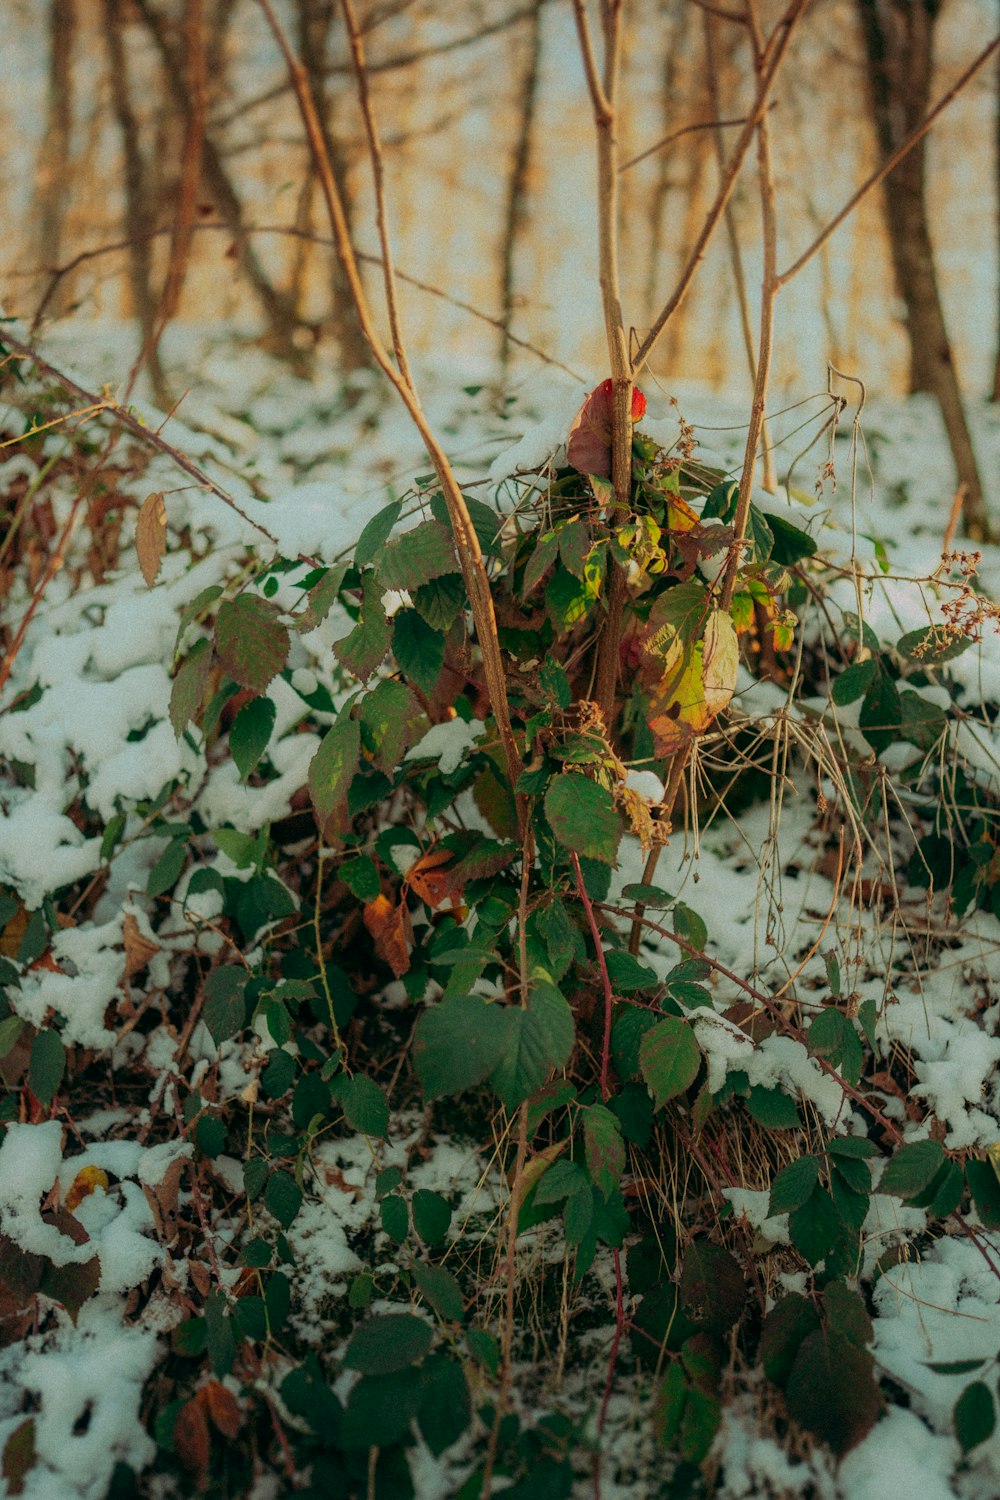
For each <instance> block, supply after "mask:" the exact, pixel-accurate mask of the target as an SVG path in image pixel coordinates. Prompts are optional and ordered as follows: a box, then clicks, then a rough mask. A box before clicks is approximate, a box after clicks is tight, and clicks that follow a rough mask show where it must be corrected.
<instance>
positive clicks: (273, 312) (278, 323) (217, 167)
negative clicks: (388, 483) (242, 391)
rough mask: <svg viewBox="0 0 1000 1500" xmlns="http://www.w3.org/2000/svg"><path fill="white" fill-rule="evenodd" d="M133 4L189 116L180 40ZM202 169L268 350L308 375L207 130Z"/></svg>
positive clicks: (138, 2) (143, 5)
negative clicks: (257, 308) (263, 322)
mask: <svg viewBox="0 0 1000 1500" xmlns="http://www.w3.org/2000/svg"><path fill="white" fill-rule="evenodd" d="M132 3H133V4H134V6H135V9H136V10H137V11H138V12H139V14H140V15H141V17H142V19H143V21H144V22H145V23H146V26H147V27H148V28H149V31H150V32H151V34H152V36H153V40H154V41H155V43H156V47H157V50H158V52H159V54H160V57H161V58H162V60H163V68H164V73H165V75H166V80H167V87H168V88H169V90H170V93H171V94H172V95H173V99H174V103H175V105H176V107H177V108H178V110H179V111H180V113H181V118H182V119H187V118H188V116H189V114H190V112H191V109H192V106H193V101H192V100H191V98H190V91H189V89H188V86H187V79H186V70H185V66H184V52H183V47H182V46H181V44H180V42H179V40H177V39H175V37H174V35H173V31H172V28H171V26H170V23H169V22H168V21H167V20H166V19H165V18H164V17H163V16H162V15H161V14H160V12H159V11H157V10H156V9H155V7H154V6H153V5H151V4H150V0H132ZM202 171H203V176H204V182H205V186H206V188H207V189H208V192H209V193H210V195H211V196H212V198H214V199H215V202H216V205H217V206H218V210H219V213H220V214H221V216H222V218H223V219H225V221H226V223H227V224H228V226H229V228H230V231H231V233H232V235H233V240H234V242H235V245H236V248H237V252H238V254H239V261H240V265H241V266H242V267H243V269H244V270H245V271H246V273H247V277H248V279H249V281H250V284H251V286H252V287H253V289H254V292H255V293H256V295H257V299H258V301H259V302H260V305H261V308H262V310H263V312H264V316H265V318H266V319H267V325H268V334H269V339H270V344H271V347H272V349H273V350H274V352H275V353H276V354H277V355H278V356H279V357H280V358H282V359H286V360H288V362H289V364H291V365H292V366H293V367H294V368H295V369H296V370H298V371H300V372H301V373H306V371H307V369H308V363H309V362H308V359H307V358H306V356H305V355H304V354H303V351H302V350H301V349H299V348H298V346H297V345H296V343H295V339H294V337H293V335H294V332H295V327H296V320H295V310H294V307H293V306H292V304H291V302H290V300H289V299H288V298H287V297H286V296H283V295H282V293H281V292H279V291H278V290H277V289H276V288H275V287H274V285H273V284H272V282H271V281H270V279H269V277H268V276H267V274H266V272H265V270H264V267H263V265H262V264H261V262H260V259H259V257H258V255H257V253H256V251H255V250H254V248H253V245H252V244H250V243H249V242H248V238H247V235H246V234H245V232H244V228H243V207H242V204H241V203H240V200H239V196H238V195H237V192H236V189H235V188H234V187H233V184H232V181H231V180H230V177H229V173H228V172H227V171H226V167H225V163H224V162H223V159H222V155H221V153H220V151H219V148H218V147H217V146H216V144H215V141H214V139H213V137H212V135H211V132H208V133H207V134H206V136H205V139H204V142H203V144H202Z"/></svg>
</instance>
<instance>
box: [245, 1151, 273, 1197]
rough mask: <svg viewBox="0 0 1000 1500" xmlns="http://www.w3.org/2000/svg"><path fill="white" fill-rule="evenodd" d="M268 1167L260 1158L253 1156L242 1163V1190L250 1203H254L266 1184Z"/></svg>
mask: <svg viewBox="0 0 1000 1500" xmlns="http://www.w3.org/2000/svg"><path fill="white" fill-rule="evenodd" d="M267 1174H268V1166H267V1162H266V1161H265V1160H264V1158H263V1157H262V1156H253V1157H251V1158H250V1160H249V1161H246V1162H244V1163H243V1189H244V1191H245V1193H246V1195H247V1198H248V1200H249V1201H250V1202H251V1203H254V1202H256V1200H257V1199H258V1198H259V1197H260V1195H261V1193H262V1192H263V1191H264V1185H265V1183H266V1182H267Z"/></svg>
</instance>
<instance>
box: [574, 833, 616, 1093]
mask: <svg viewBox="0 0 1000 1500" xmlns="http://www.w3.org/2000/svg"><path fill="white" fill-rule="evenodd" d="M570 858H571V859H572V861H573V873H574V875H575V876H576V889H577V893H578V895H579V897H580V900H581V902H582V903H583V909H584V911H585V912H586V914H587V925H588V926H589V928H590V935H591V937H592V938H593V940H594V952H595V953H596V954H597V966H598V968H599V969H600V971H601V988H602V989H603V991H604V1037H603V1040H602V1042H601V1098H602V1099H604V1100H605V1101H606V1100H607V1099H608V1097H609V1095H610V1093H611V1090H610V1088H609V1087H608V1068H609V1066H610V1060H611V1013H612V1010H613V1008H614V999H615V997H614V993H613V992H612V989H611V976H610V975H609V974H608V963H607V959H606V958H605V957H604V944H603V943H602V942H601V931H600V928H599V927H598V925H597V919H596V917H595V916H594V906H593V902H592V901H591V899H590V897H589V895H588V894H587V887H586V885H585V884H584V881H583V871H582V870H581V869H580V858H579V855H578V854H576V853H575V852H573V853H571V855H570Z"/></svg>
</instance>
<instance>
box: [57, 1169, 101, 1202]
mask: <svg viewBox="0 0 1000 1500" xmlns="http://www.w3.org/2000/svg"><path fill="white" fill-rule="evenodd" d="M97 1188H102V1189H103V1190H104V1192H107V1190H108V1174H107V1172H104V1171H102V1169H101V1168H100V1167H81V1168H80V1170H79V1172H77V1174H76V1176H75V1177H74V1178H73V1186H72V1187H71V1188H70V1190H69V1192H68V1193H67V1194H66V1207H67V1208H68V1209H69V1211H70V1213H72V1212H73V1210H74V1209H75V1208H77V1207H78V1205H79V1204H81V1203H82V1202H83V1200H84V1198H89V1197H90V1195H91V1193H93V1192H95V1191H96V1189H97Z"/></svg>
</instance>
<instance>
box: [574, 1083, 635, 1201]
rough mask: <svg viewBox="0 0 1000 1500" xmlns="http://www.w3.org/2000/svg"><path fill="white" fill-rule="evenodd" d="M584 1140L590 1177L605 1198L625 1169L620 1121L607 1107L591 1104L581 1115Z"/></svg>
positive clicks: (611, 1191) (615, 1185)
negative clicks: (582, 1115)
mask: <svg viewBox="0 0 1000 1500" xmlns="http://www.w3.org/2000/svg"><path fill="white" fill-rule="evenodd" d="M583 1141H584V1150H585V1152H586V1157H587V1171H588V1172H589V1173H590V1177H591V1181H592V1182H593V1184H594V1186H595V1187H596V1188H597V1190H598V1192H599V1193H602V1194H603V1195H604V1197H605V1198H607V1197H608V1196H609V1195H610V1194H611V1193H613V1192H614V1190H615V1188H617V1187H618V1185H619V1183H620V1182H621V1179H622V1173H623V1172H624V1170H625V1143H624V1141H623V1140H622V1132H621V1125H620V1124H619V1122H618V1119H617V1118H616V1116H615V1115H613V1114H612V1113H611V1111H610V1109H608V1108H606V1106H605V1105H603V1104H592V1105H591V1106H590V1108H589V1109H588V1110H587V1112H586V1114H585V1115H584V1117H583Z"/></svg>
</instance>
